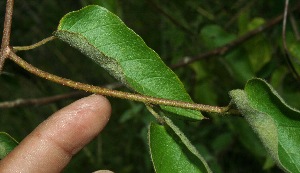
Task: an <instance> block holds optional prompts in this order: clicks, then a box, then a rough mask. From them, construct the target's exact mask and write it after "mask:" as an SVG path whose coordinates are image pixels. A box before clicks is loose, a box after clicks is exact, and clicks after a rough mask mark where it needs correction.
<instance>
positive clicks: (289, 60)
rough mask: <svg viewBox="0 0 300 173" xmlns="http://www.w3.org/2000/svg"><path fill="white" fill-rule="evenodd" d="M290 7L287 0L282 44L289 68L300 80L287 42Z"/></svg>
mask: <svg viewBox="0 0 300 173" xmlns="http://www.w3.org/2000/svg"><path fill="white" fill-rule="evenodd" d="M288 9H289V0H285V6H284V13H283V22H282V45H283V49H284V55H285V60H286V63H287V65H288V68H289V70H290V71H291V73H292V74H293V76H294V77H295V78H296V79H297V81H298V82H300V76H299V74H298V73H297V70H296V69H295V67H294V65H293V63H292V60H291V57H290V53H289V50H288V47H287V43H286V21H287V15H288Z"/></svg>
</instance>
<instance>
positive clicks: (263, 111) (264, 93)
mask: <svg viewBox="0 0 300 173" xmlns="http://www.w3.org/2000/svg"><path fill="white" fill-rule="evenodd" d="M230 95H231V97H232V98H233V101H234V102H235V104H236V105H237V107H238V108H239V109H240V110H241V112H242V114H243V115H244V116H245V117H246V119H247V121H248V122H249V124H250V125H251V126H252V128H253V129H254V131H256V132H257V133H258V135H259V137H260V139H261V140H262V142H263V143H264V145H265V147H266V148H267V149H268V151H269V152H270V154H271V155H272V157H273V158H274V160H275V161H276V162H277V164H278V165H279V166H280V167H282V168H283V169H284V170H285V171H287V172H300V145H299V142H300V137H299V129H300V112H299V111H298V110H296V109H293V108H291V107H290V106H288V105H287V104H286V103H285V102H284V101H283V99H282V98H281V97H280V96H279V95H278V94H277V92H276V91H275V90H274V89H273V88H272V87H271V86H270V85H269V84H267V83H266V82H265V81H264V80H261V79H252V80H250V81H248V83H247V84H246V86H245V90H244V91H241V90H235V91H231V92H230Z"/></svg>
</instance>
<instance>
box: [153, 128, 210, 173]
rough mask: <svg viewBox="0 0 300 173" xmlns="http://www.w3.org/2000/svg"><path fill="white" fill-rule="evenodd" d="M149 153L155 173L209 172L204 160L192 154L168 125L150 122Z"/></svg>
mask: <svg viewBox="0 0 300 173" xmlns="http://www.w3.org/2000/svg"><path fill="white" fill-rule="evenodd" d="M149 145H150V154H151V158H152V162H153V165H154V169H155V171H156V172H157V173H177V172H178V173H179V172H180V173H204V172H205V173H209V172H211V171H210V170H209V168H208V167H207V164H206V163H205V161H204V160H203V161H201V159H199V157H198V156H196V155H195V154H193V153H192V152H191V151H190V150H189V149H188V148H187V146H186V145H185V144H183V142H182V141H181V139H180V138H179V137H178V136H177V135H176V134H175V133H174V132H173V131H172V130H171V129H170V128H168V126H162V125H158V124H155V123H151V124H150V127H149Z"/></svg>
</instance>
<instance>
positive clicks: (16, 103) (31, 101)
mask: <svg viewBox="0 0 300 173" xmlns="http://www.w3.org/2000/svg"><path fill="white" fill-rule="evenodd" d="M121 86H123V85H122V84H121V83H111V84H107V85H104V86H103V87H105V88H110V89H116V88H119V87H121ZM87 94H88V93H87V92H83V91H73V92H70V93H65V94H58V95H54V96H48V97H42V98H26V99H24V98H20V99H16V100H13V101H5V102H0V109H4V108H15V107H21V106H40V105H45V104H50V103H54V102H57V101H60V100H65V99H70V98H77V97H82V96H86V95H87Z"/></svg>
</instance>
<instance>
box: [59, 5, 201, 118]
mask: <svg viewBox="0 0 300 173" xmlns="http://www.w3.org/2000/svg"><path fill="white" fill-rule="evenodd" d="M54 34H55V36H57V37H58V38H60V39H61V40H63V41H65V42H67V43H69V44H70V45H71V46H73V47H75V48H77V49H79V50H80V51H81V52H82V53H84V54H85V55H87V56H88V57H89V58H91V59H92V60H94V61H95V62H96V63H98V64H99V65H101V66H102V67H103V68H105V69H106V70H107V71H108V72H109V73H110V74H111V75H113V76H114V77H115V78H116V79H118V80H119V81H121V82H122V83H123V84H125V85H126V86H127V87H129V88H131V89H133V90H134V91H137V92H139V93H141V94H145V95H148V96H153V97H160V98H166V99H172V100H180V101H186V102H192V99H191V98H190V96H189V95H188V94H187V92H186V91H185V89H184V86H183V84H182V83H181V81H180V80H179V79H178V77H177V76H176V75H175V73H174V72H173V71H172V70H170V69H169V68H168V67H167V66H166V65H165V64H164V63H163V61H162V60H161V59H160V57H159V56H158V55H157V53H155V52H154V51H153V50H152V49H150V48H149V47H147V45H146V44H145V42H144V41H143V40H142V39H141V37H139V36H138V35H137V34H136V33H134V32H133V31H132V30H131V29H129V28H128V27H127V26H126V25H125V24H124V23H123V22H122V21H121V20H120V19H119V18H118V17H117V16H116V15H114V14H113V13H111V12H109V11H108V10H106V9H105V8H102V7H100V6H96V5H92V6H88V7H85V8H83V9H81V10H79V11H75V12H71V13H69V14H67V15H65V16H64V17H63V18H62V19H61V21H60V24H59V26H58V29H57V31H56V32H55V33H54ZM161 108H162V109H164V110H166V111H169V112H172V113H176V114H178V115H181V116H182V117H186V118H191V119H194V120H200V119H202V118H203V116H202V114H201V113H200V112H199V111H194V110H186V109H182V108H175V107H170V106H161Z"/></svg>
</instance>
